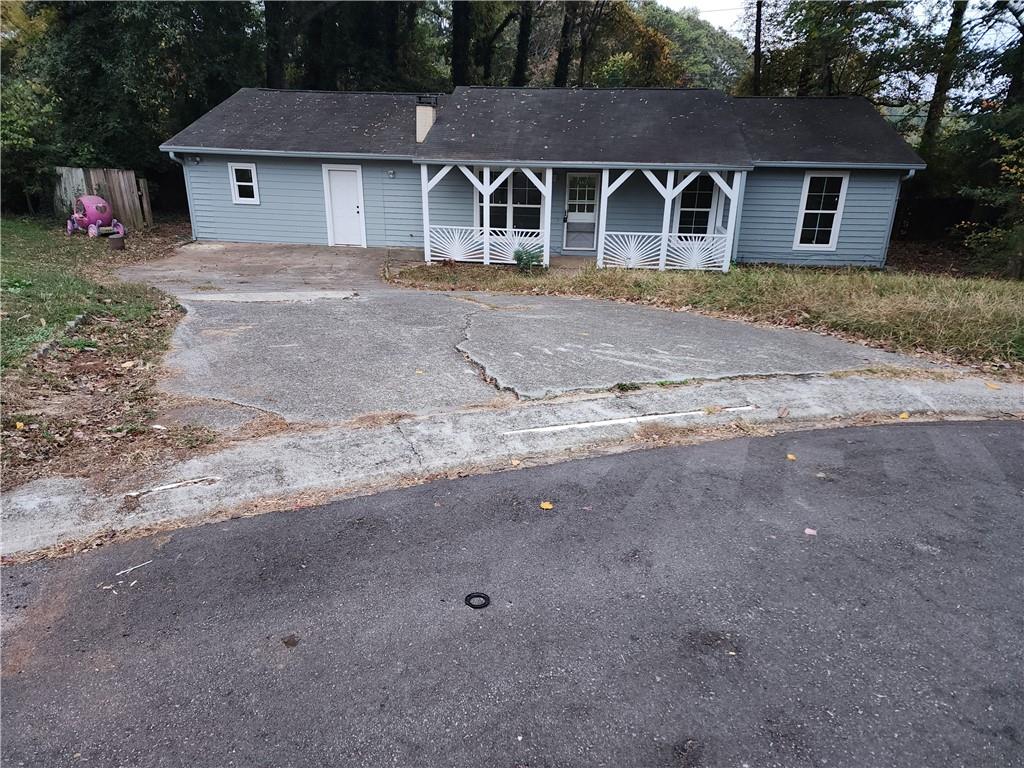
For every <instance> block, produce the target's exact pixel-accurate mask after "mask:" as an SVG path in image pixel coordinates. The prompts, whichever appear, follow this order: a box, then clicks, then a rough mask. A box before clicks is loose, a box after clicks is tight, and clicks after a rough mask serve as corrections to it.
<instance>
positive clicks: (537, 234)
mask: <svg viewBox="0 0 1024 768" xmlns="http://www.w3.org/2000/svg"><path fill="white" fill-rule="evenodd" d="M519 249H523V250H524V251H533V252H535V253H538V254H539V253H542V252H543V251H544V232H543V231H541V230H539V229H492V230H491V263H492V264H514V263H515V260H516V251H518V250H519Z"/></svg>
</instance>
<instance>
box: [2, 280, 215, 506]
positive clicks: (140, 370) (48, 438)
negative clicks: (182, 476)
mask: <svg viewBox="0 0 1024 768" xmlns="http://www.w3.org/2000/svg"><path fill="white" fill-rule="evenodd" d="M182 314H183V312H182V310H181V309H180V308H179V307H177V305H176V304H175V303H174V302H173V301H172V300H170V299H167V300H165V302H164V304H163V306H161V307H160V308H159V309H158V310H157V311H156V312H155V313H153V315H152V316H151V317H149V318H147V319H146V320H145V321H144V322H130V321H125V320H120V319H117V318H113V317H96V318H89V319H87V320H86V321H85V322H83V323H82V325H81V326H80V327H79V328H78V329H77V330H76V332H75V333H74V334H72V335H71V336H69V337H65V338H63V339H61V340H60V342H59V343H58V344H57V345H55V347H54V348H53V350H52V351H51V352H50V354H48V355H46V356H45V357H41V358H37V359H36V360H34V361H32V362H31V363H30V364H29V365H27V366H25V367H24V368H21V369H18V370H15V371H11V372H9V373H8V374H7V375H6V376H5V381H4V385H5V386H4V396H3V406H4V415H3V420H2V429H3V444H4V450H3V482H2V488H3V490H8V489H10V488H13V487H15V486H17V485H20V484H22V483H26V482H29V481H31V480H35V479H37V478H40V477H50V476H54V475H61V476H70V477H91V478H94V479H96V480H101V479H102V481H103V482H104V483H109V482H113V481H116V480H117V479H118V478H121V477H123V476H125V475H126V474H128V473H130V472H136V471H138V470H139V469H140V468H142V467H146V466H149V465H152V464H154V463H157V462H161V461H177V460H181V459H183V458H186V457H187V455H189V454H190V453H191V452H194V451H195V450H196V449H198V448H201V447H203V446H206V445H209V444H210V443H211V442H212V441H213V438H214V436H215V435H214V433H213V432H212V431H211V430H208V429H206V428H204V427H200V426H195V425H182V426H175V427H162V426H161V425H159V424H157V423H156V421H155V419H154V417H155V414H156V409H157V406H158V394H157V392H156V388H155V384H156V375H157V366H158V364H159V358H160V355H161V354H162V352H163V350H164V349H165V348H166V343H167V338H168V337H169V336H170V333H171V330H172V329H173V327H174V325H175V324H176V323H177V321H178V320H179V319H180V317H181V316H182Z"/></svg>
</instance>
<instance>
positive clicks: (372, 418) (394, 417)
mask: <svg viewBox="0 0 1024 768" xmlns="http://www.w3.org/2000/svg"><path fill="white" fill-rule="evenodd" d="M412 417H413V414H411V413H402V412H401V411H381V412H380V413H366V414H363V415H362V416H356V417H355V418H354V419H349V420H348V421H346V422H345V424H344V426H346V427H351V428H352V429H370V428H372V427H386V426H388V425H389V424H397V423H398V422H400V421H404V420H405V419H410V418H412Z"/></svg>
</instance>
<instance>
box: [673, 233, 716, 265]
mask: <svg viewBox="0 0 1024 768" xmlns="http://www.w3.org/2000/svg"><path fill="white" fill-rule="evenodd" d="M728 257H729V236H728V235H669V236H668V249H667V251H666V253H665V268H666V269H722V268H723V267H724V266H725V263H726V260H727V259H728Z"/></svg>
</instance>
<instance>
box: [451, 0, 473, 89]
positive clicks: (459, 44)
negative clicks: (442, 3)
mask: <svg viewBox="0 0 1024 768" xmlns="http://www.w3.org/2000/svg"><path fill="white" fill-rule="evenodd" d="M472 12H473V11H472V8H471V7H470V5H469V2H468V0H455V2H453V3H452V85H469V39H470V34H471V26H472V23H473V18H472V15H471V14H472Z"/></svg>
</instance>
